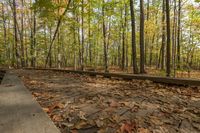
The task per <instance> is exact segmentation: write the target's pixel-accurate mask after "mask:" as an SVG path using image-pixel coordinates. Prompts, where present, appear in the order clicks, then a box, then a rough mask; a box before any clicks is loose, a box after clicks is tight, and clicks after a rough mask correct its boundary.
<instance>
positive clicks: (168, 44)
mask: <svg viewBox="0 0 200 133" xmlns="http://www.w3.org/2000/svg"><path fill="white" fill-rule="evenodd" d="M166 18H167V19H166V24H167V26H166V28H167V63H166V76H167V77H169V76H170V73H171V69H170V67H171V66H170V65H171V64H170V62H171V37H170V36H171V33H170V7H169V0H166Z"/></svg>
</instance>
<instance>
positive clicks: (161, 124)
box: [16, 70, 200, 133]
mask: <svg viewBox="0 0 200 133" xmlns="http://www.w3.org/2000/svg"><path fill="white" fill-rule="evenodd" d="M16 73H18V75H19V76H20V77H21V78H22V80H23V81H24V83H25V85H26V87H27V88H28V89H29V90H30V91H31V92H32V95H33V97H34V98H35V99H36V100H37V101H38V103H39V104H40V105H41V107H42V108H43V110H44V111H45V112H46V113H47V114H48V115H49V117H50V118H51V119H52V121H53V122H54V123H55V124H56V126H57V127H58V128H59V129H60V131H61V132H62V133H176V132H180V133H188V132H190V133H198V132H200V88H198V87H184V86H168V85H162V84H157V83H153V82H151V81H140V80H132V81H123V80H116V79H105V78H101V77H89V76H85V75H78V74H66V73H62V72H52V71H39V70H37V71H34V70H16Z"/></svg>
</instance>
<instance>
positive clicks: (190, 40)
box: [0, 0, 200, 76]
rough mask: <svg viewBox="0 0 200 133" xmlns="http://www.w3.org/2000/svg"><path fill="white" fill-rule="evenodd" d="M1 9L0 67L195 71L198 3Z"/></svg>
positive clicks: (36, 3)
mask: <svg viewBox="0 0 200 133" xmlns="http://www.w3.org/2000/svg"><path fill="white" fill-rule="evenodd" d="M0 2H1V3H0V4H1V5H0V8H1V11H0V22H1V23H0V31H1V32H0V42H1V43H0V52H1V54H0V63H1V64H3V65H6V66H13V67H27V66H31V67H58V68H61V67H62V68H65V67H73V68H74V69H82V70H84V69H85V68H88V67H90V68H91V67H92V68H94V69H96V68H98V67H103V68H104V70H105V72H108V71H109V67H111V66H115V67H119V68H121V69H122V70H123V71H125V70H128V69H130V68H133V69H132V70H133V72H134V73H146V71H145V68H146V67H155V68H157V69H161V70H166V73H167V76H170V75H175V73H176V71H177V70H180V69H184V70H190V69H196V70H197V69H200V3H199V0H196V1H191V0H171V1H170V0H51V1H50V0H6V1H0Z"/></svg>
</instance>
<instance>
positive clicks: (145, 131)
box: [137, 128, 150, 133]
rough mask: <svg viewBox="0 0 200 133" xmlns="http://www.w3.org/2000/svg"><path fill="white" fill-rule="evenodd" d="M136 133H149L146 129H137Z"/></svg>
mask: <svg viewBox="0 0 200 133" xmlns="http://www.w3.org/2000/svg"><path fill="white" fill-rule="evenodd" d="M137 133H150V131H149V130H148V129H146V128H138V130H137Z"/></svg>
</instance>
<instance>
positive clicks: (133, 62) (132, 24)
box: [130, 0, 138, 74]
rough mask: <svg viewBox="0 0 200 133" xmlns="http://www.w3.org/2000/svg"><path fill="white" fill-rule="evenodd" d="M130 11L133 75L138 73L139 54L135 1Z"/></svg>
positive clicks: (131, 4)
mask: <svg viewBox="0 0 200 133" xmlns="http://www.w3.org/2000/svg"><path fill="white" fill-rule="evenodd" d="M130 10H131V27H132V34H131V37H132V42H131V44H132V64H133V73H134V74H137V73H138V68H137V53H136V33H135V12H134V3H133V0H130Z"/></svg>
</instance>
